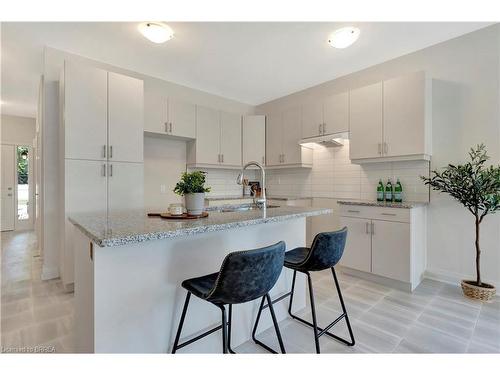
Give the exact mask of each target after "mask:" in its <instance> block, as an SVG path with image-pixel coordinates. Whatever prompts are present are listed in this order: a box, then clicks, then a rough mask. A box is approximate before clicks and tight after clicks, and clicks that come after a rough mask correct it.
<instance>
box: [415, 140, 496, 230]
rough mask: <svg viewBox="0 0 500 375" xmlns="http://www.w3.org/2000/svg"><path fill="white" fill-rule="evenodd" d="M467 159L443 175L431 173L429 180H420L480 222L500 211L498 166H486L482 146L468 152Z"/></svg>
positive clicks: (486, 158)
mask: <svg viewBox="0 0 500 375" xmlns="http://www.w3.org/2000/svg"><path fill="white" fill-rule="evenodd" d="M469 156H470V161H468V162H467V163H465V164H462V165H453V164H449V165H448V166H447V167H445V168H444V169H443V171H442V172H438V171H432V174H433V176H432V177H422V179H423V180H424V181H425V184H426V185H430V186H431V187H432V189H433V190H438V191H441V192H444V193H448V194H450V195H451V196H452V197H453V198H455V199H456V200H457V201H459V202H460V203H462V204H463V205H464V206H465V207H466V208H467V209H468V210H469V211H470V212H471V213H472V214H473V215H474V216H476V217H477V218H478V220H479V222H481V221H482V220H483V218H484V217H485V216H486V215H488V214H490V213H494V212H495V211H498V210H500V165H497V166H493V165H491V166H489V167H488V166H486V165H485V164H486V161H487V160H488V159H489V157H488V155H487V153H486V147H485V145H484V144H481V145H477V146H476V148H475V149H474V148H471V150H470V152H469Z"/></svg>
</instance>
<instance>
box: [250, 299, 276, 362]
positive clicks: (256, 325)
mask: <svg viewBox="0 0 500 375" xmlns="http://www.w3.org/2000/svg"><path fill="white" fill-rule="evenodd" d="M265 300H266V296H263V297H262V300H261V301H260V306H259V311H258V313H257V318H256V319H255V324H254V326H253V330H252V340H253V341H254V342H255V343H256V344H257V345H260V346H262V347H263V348H264V349H266V350H267V351H268V352H271V353H274V354H278V353H277V352H276V351H275V350H273V349H271V348H270V347H269V346H267V345H266V344H264V343H263V342H262V341H260V340H259V339H257V337H256V336H255V334H256V333H257V327H258V325H259V321H260V316H261V314H262V310H263V309H264V301H265ZM269 301H271V299H270V298H269ZM269 306H270V307H271V309H272V305H269ZM271 311H273V310H271ZM273 322H274V320H273ZM280 339H281V335H280V336H279V337H278V341H280V347H281V345H282V344H283V343H282V342H281V340H280ZM283 350H284V347H282V351H283ZM283 353H284V351H283Z"/></svg>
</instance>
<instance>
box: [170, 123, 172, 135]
mask: <svg viewBox="0 0 500 375" xmlns="http://www.w3.org/2000/svg"><path fill="white" fill-rule="evenodd" d="M170 133H172V123H170Z"/></svg>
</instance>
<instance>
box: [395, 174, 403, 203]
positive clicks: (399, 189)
mask: <svg viewBox="0 0 500 375" xmlns="http://www.w3.org/2000/svg"><path fill="white" fill-rule="evenodd" d="M402 201H403V186H402V185H401V182H399V178H398V181H397V182H396V186H395V187H394V202H398V203H399V202H402Z"/></svg>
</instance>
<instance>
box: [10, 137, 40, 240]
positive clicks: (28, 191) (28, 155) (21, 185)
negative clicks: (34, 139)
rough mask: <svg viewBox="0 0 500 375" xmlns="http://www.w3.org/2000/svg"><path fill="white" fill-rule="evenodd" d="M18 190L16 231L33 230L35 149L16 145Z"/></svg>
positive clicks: (16, 189)
mask: <svg viewBox="0 0 500 375" xmlns="http://www.w3.org/2000/svg"><path fill="white" fill-rule="evenodd" d="M14 154H15V162H14V164H15V169H16V177H15V182H16V188H15V196H16V199H15V207H16V214H15V224H14V227H15V229H16V230H30V229H33V222H34V215H33V211H34V198H35V196H34V194H33V192H34V191H33V190H34V189H33V186H34V174H33V172H34V168H33V167H34V158H33V147H31V146H29V145H16V146H15V150H14Z"/></svg>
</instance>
